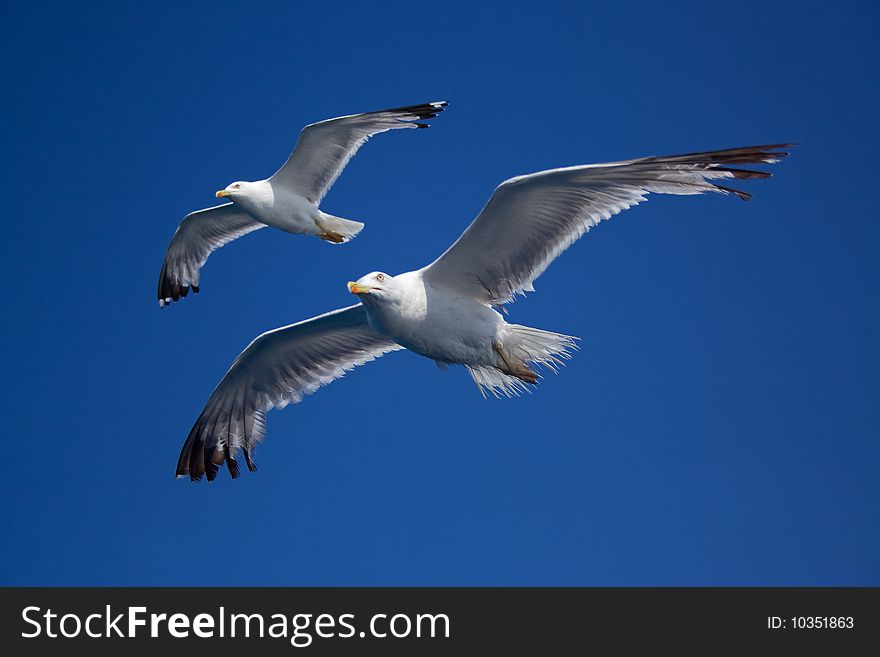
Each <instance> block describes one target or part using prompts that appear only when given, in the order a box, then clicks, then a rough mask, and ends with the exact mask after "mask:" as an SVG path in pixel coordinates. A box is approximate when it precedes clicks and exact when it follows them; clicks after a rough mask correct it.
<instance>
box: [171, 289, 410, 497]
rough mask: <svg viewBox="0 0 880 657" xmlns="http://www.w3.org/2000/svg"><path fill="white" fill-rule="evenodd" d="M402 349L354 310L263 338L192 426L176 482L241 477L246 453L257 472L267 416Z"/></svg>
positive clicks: (238, 361) (243, 357)
mask: <svg viewBox="0 0 880 657" xmlns="http://www.w3.org/2000/svg"><path fill="white" fill-rule="evenodd" d="M398 349H403V347H401V346H400V345H398V344H396V343H394V342H391V341H390V340H388V339H386V338H384V337H383V336H381V335H379V334H378V333H376V332H375V331H374V330H373V329H371V328H370V326H369V324H368V323H367V314H366V312H365V311H364V308H363V306H361V305H360V304H356V305H354V306H349V307H348V308H342V309H340V310H334V311H333V312H329V313H327V314H325V315H320V316H318V317H313V318H312V319H307V320H305V321H303V322H299V323H298V324H291V325H290V326H285V327H283V328H279V329H275V330H274V331H269V332H268V333H264V334H263V335H261V336H260V337H258V338H257V339H256V340H254V341H253V342H251V344H250V345H248V347H247V349H245V350H244V351H243V352H242V353H241V354H240V355H239V356H238V358H236V359H235V362H234V363H232V367H230V368H229V371H228V372H227V373H226V376H224V377H223V379H222V380H221V381H220V383H219V384H218V385H217V387H216V388H215V389H214V392H213V393H212V394H211V397H210V398H209V399H208V403H207V404H206V405H205V408H204V410H203V411H202V413H201V415H199V418H198V419H197V420H196V423H195V424H194V425H193V428H192V430H191V431H190V433H189V436H188V437H187V439H186V442H185V443H184V444H183V449H182V450H181V452H180V459H179V460H178V462H177V476H179V477H180V476H186V475H188V476H189V477H190V478H191V479H192V480H193V481H196V480H198V479H201V478H202V475H204V474H206V473H207V475H208V480H209V481H210V480H213V479H214V477H216V476H217V471H218V470H219V468H220V465H222V464H223V462H224V461H225V462H226V465H227V467H228V469H229V472H230V474H231V475H232V477H233V478H235V477H237V476H238V464H237V463H236V460H235V457H236V455H237V452H238V450H239V449H241V450H242V451H243V452H244V458H245V461H246V463H247V466H248V469H249V470H251V471H253V470H255V469H256V466H254V462H253V459H252V457H251V455H252V452H253V449H254V446H255V445H256V444H257V442H261V441H262V440H263V437H264V435H265V433H266V421H265V420H266V412H267V411H269V410H271V409H273V408H284V407H285V406H286V405H287V404H289V403H294V404H295V403H298V402H300V401H301V400H302V397H303V395H307V394H310V393H312V392H314V391H315V390H317V389H318V388H319V387H321V386H322V385H327V384H328V383H330V382H331V381H334V380H336V379H338V378H340V377H341V376H343V375H344V374H345V373H346V372H348V371H349V370H350V369H352V368H354V367H356V366H357V365H362V364H363V363H367V362H369V361H371V360H373V359H375V358H378V357H379V356H381V355H383V354H385V353H388V352H390V351H396V350H398Z"/></svg>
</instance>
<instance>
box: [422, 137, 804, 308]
mask: <svg viewBox="0 0 880 657" xmlns="http://www.w3.org/2000/svg"><path fill="white" fill-rule="evenodd" d="M791 145H792V144H773V145H769V146H750V147H746V148H731V149H728V150H723V151H711V152H706V153H690V154H687V155H672V156H666V157H646V158H641V159H638V160H628V161H625V162H613V163H609V164H589V165H585V166H576V167H569V168H565V169H553V170H550V171H541V172H539V173H534V174H531V175H527V176H520V177H517V178H511V179H510V180H507V181H505V182H503V183H502V184H501V185H499V186H498V188H497V189H496V190H495V193H494V194H492V198H490V199H489V202H488V203H487V204H486V207H484V208H483V210H482V211H481V212H480V214H479V216H477V218H476V219H475V220H474V221H473V223H472V224H471V225H470V226H468V228H467V230H465V231H464V233H463V234H462V235H461V237H459V238H458V240H457V241H456V242H455V243H454V244H453V245H452V246H451V247H450V248H449V249H448V250H447V251H446V252H445V253H444V254H443V255H442V256H440V257H439V258H438V259H437V260H436V261H434V262H433V263H432V264H430V265H428V267H426V268H425V270H424V276H425V279H426V280H427V281H429V282H430V283H431V284H432V285H439V286H443V287H446V288H447V289H450V290H453V291H455V292H457V293H458V294H462V295H465V296H469V297H471V298H474V299H477V300H479V301H481V302H483V303H486V304H501V303H505V302H507V301H510V300H512V298H513V297H514V296H515V295H516V294H518V293H524V292H530V291H532V290H533V288H532V282H533V281H534V280H535V279H536V278H538V276H540V275H541V274H542V273H543V272H544V270H545V269H546V268H547V267H548V266H549V265H550V263H551V262H553V260H555V259H556V257H557V256H558V255H559V254H561V253H562V252H563V251H564V250H565V249H567V248H568V247H569V246H571V245H572V244H573V243H574V242H575V241H577V239H578V238H580V237H581V235H583V234H584V233H585V232H587V231H588V230H589V229H590V228H592V227H593V226H595V225H596V224H598V223H599V222H600V221H601V220H603V219H608V218H609V217H611V216H612V215H615V214H617V213H618V212H620V211H621V210H626V209H627V208H629V207H632V206H633V205H637V204H638V203H640V202H641V201H644V200H645V197H646V195H647V194H648V193H649V192H653V193H656V194H681V195H686V194H702V193H704V192H719V193H723V194H736V195H737V196H739V197H740V198H741V199H743V200H748V199H749V198H751V196H750V195H749V194H748V193H746V192H743V191H739V190H736V189H731V188H730V187H725V186H723V185H720V184H718V183H717V182H714V181H717V180H724V179H730V178H734V179H735V178H741V179H745V178H767V177H769V176H770V174H769V173H767V172H765V171H751V170H747V169H737V168H732V167H731V165H739V164H769V163H773V162H776V161H778V160H779V159H780V158H782V157H785V156H786V155H788V153H785V152H779V151H778V149H780V148H785V147H786V146H791Z"/></svg>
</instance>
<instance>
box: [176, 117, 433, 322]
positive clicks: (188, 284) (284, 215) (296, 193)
mask: <svg viewBox="0 0 880 657" xmlns="http://www.w3.org/2000/svg"><path fill="white" fill-rule="evenodd" d="M447 105H448V103H447V102H446V101H436V102H432V103H423V104H421V105H410V106H408V107H398V108H395V109H387V110H379V111H377V112H366V113H364V114H353V115H351V116H340V117H338V118H335V119H327V120H326V121H319V122H318V123H312V124H311V125H307V126H306V127H305V128H303V129H302V132H301V133H300V135H299V139H298V140H297V142H296V147H295V148H294V149H293V153H291V155H290V157H289V158H287V162H285V163H284V166H282V167H281V168H280V169H278V171H276V172H275V173H274V174H273V175H272V176H271V177H270V178H267V179H266V180H257V181H255V182H245V181H241V180H240V181H237V182H234V183H231V184H230V185H228V186H227V187H226V188H225V189H221V190H220V191H219V192H217V193H216V196H217V198H228V199H229V200H230V201H231V203H224V204H223V205H217V206H214V207H212V208H206V209H204V210H198V211H196V212H192V213H190V214H188V215H187V216H186V217H184V218H183V221H181V222H180V226H178V228H177V231H176V232H175V233H174V237H173V238H172V239H171V244H169V245H168V251H167V252H166V254H165V262H164V263H163V264H162V272H161V273H160V274H159V306H160V307H164V306H166V305H168V304H169V303H171V302H172V301H177V300H178V299H180V298H181V297H185V296H186V295H187V293H188V292H189V290H190V288H192V291H193V292H198V291H199V270H200V269H201V268H202V266H203V265H204V264H205V261H207V259H208V256H209V255H211V253H212V252H214V251H215V250H217V249H219V248H220V247H221V246H223V245H224V244H227V243H229V242H231V241H232V240H234V239H237V238H239V237H241V236H243V235H247V234H248V233H251V232H253V231H255V230H259V229H260V228H265V227H266V226H274V227H275V228H279V229H281V230H283V231H285V232H288V233H298V234H301V235H315V236H317V237H320V238H321V239H322V240H325V241H327V242H330V243H333V244H342V243H344V242H347V241H349V240H350V239H352V238H353V237H354V236H355V235H357V234H358V233H359V232H360V231H361V229H362V228H363V227H364V224H362V223H361V222H359V221H351V220H350V219H343V218H342V217H334V216H333V215H332V214H327V213H325V212H322V211H321V210H320V208H319V207H318V206H319V205H320V203H321V199H323V198H324V195H325V194H326V193H327V192H328V191H329V190H330V187H332V186H333V183H334V182H335V181H336V179H337V178H338V177H339V174H340V173H342V170H343V169H344V168H345V165H346V164H348V161H349V160H351V158H352V157H354V154H355V153H357V151H358V149H359V148H360V147H361V146H363V145H364V143H365V142H366V141H367V140H368V139H369V138H370V137H372V136H373V135H377V134H379V133H380V132H387V131H389V130H398V129H401V128H410V129H412V128H427V127H428V124H427V123H421V122H420V121H422V120H425V119H432V118H434V117H435V116H437V114H439V113H440V112H442V111H443V109H444V108H445V107H446V106H447Z"/></svg>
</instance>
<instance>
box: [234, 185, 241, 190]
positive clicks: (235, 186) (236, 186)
mask: <svg viewBox="0 0 880 657" xmlns="http://www.w3.org/2000/svg"><path fill="white" fill-rule="evenodd" d="M239 187H241V185H239V184H235V185H233V186H232V189H238V188H239Z"/></svg>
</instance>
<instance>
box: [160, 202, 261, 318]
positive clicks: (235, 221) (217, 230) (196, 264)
mask: <svg viewBox="0 0 880 657" xmlns="http://www.w3.org/2000/svg"><path fill="white" fill-rule="evenodd" d="M265 227H266V224H263V223H260V222H259V221H256V220H255V219H253V218H252V217H251V216H250V215H249V214H248V213H247V212H243V211H242V210H239V209H238V208H236V207H235V204H234V203H226V204H224V205H218V206H215V207H213V208H207V209H205V210H199V211H197V212H192V213H190V214H188V215H186V217H184V218H183V221H181V222H180V226H178V227H177V231H175V233H174V237H172V238H171V244H169V245H168V251H166V253H165V261H164V262H163V263H162V271H161V272H160V273H159V305H160V306H166V305H168V304H169V303H171V302H172V301H177V300H178V299H180V298H181V297H185V296H186V295H187V293H188V292H189V289H190V288H192V290H193V292H198V291H199V273H200V271H201V268H202V266H203V265H204V264H205V262H206V261H207V260H208V256H209V255H211V253H212V252H214V251H216V250H217V249H219V248H220V247H221V246H223V245H224V244H227V243H229V242H231V241H232V240H234V239H237V238H239V237H241V236H242V235H247V234H248V233H251V232H253V231H255V230H259V229H260V228H265Z"/></svg>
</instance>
